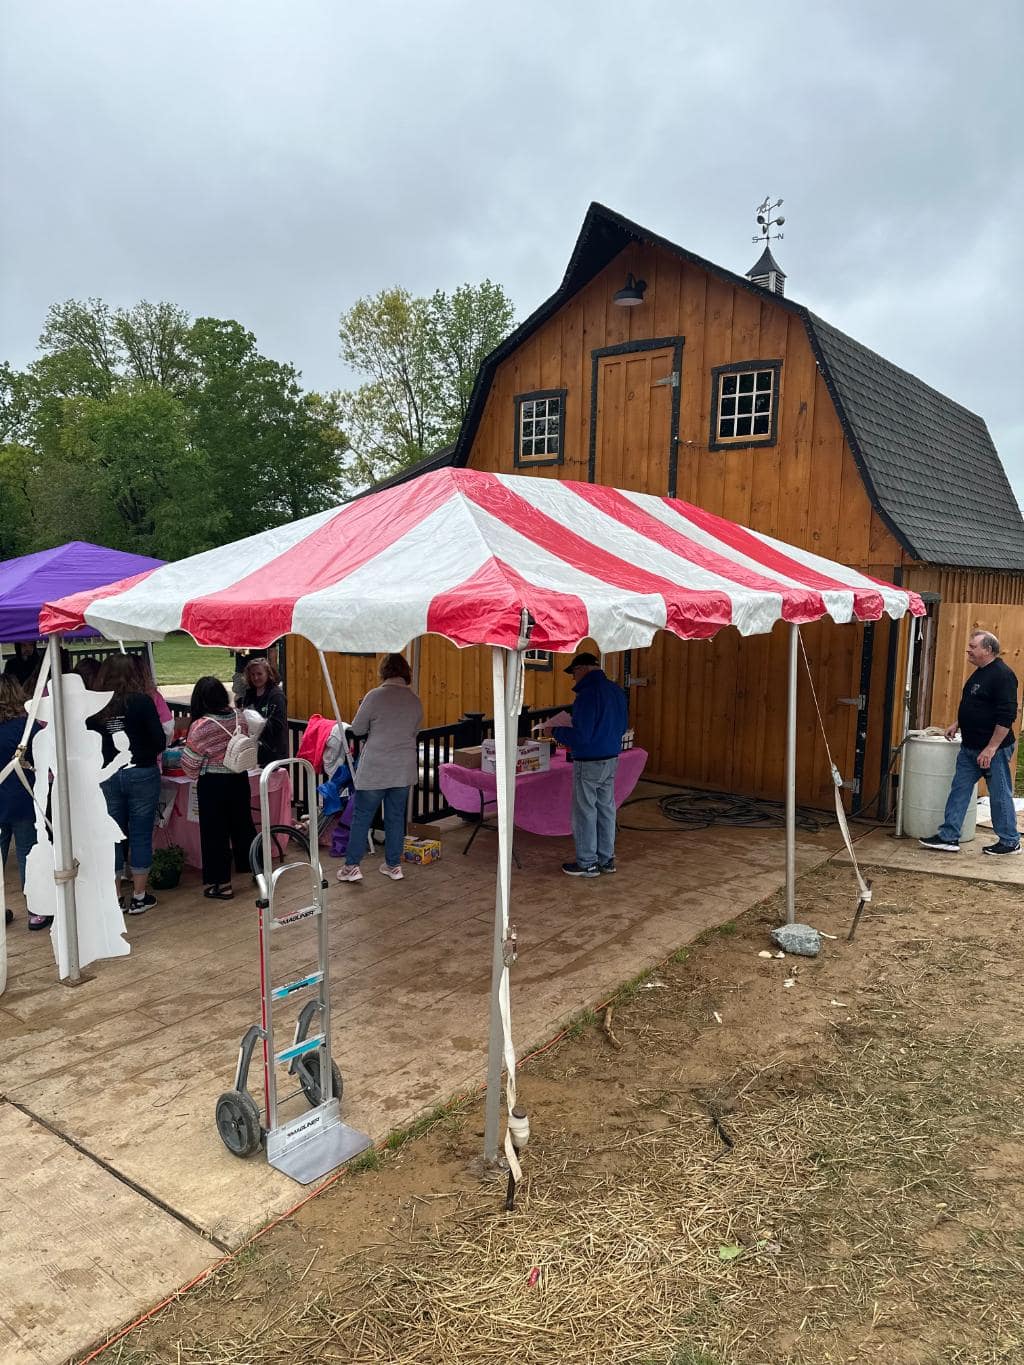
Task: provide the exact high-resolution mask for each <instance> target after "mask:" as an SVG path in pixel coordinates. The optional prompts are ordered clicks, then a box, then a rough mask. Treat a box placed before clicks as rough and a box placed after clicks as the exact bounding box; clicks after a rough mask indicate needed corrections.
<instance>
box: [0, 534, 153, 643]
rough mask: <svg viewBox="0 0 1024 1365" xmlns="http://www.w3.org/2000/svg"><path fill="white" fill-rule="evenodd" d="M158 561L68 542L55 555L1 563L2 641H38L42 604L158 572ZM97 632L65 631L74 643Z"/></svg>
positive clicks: (47, 553) (44, 553)
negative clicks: (148, 572) (149, 571)
mask: <svg viewBox="0 0 1024 1365" xmlns="http://www.w3.org/2000/svg"><path fill="white" fill-rule="evenodd" d="M163 562H164V561H163V560H162V559H149V558H148V557H147V556H146V555H130V554H125V552H124V551H123V550H108V549H107V548H106V546H104V545H90V544H89V542H88V541H86V540H70V541H68V543H67V545H58V546H57V548H56V549H54V550H39V551H38V552H37V553H36V554H31V555H21V556H19V557H18V558H17V559H5V560H4V561H3V563H0V640H3V641H7V642H10V641H14V640H37V639H39V613H40V611H41V610H42V607H43V603H44V602H52V601H54V599H55V598H57V597H66V596H67V595H68V594H69V593H73V592H83V591H85V590H86V589H88V588H102V587H104V586H105V585H106V584H107V583H116V582H117V581H118V579H121V578H129V577H131V575H133V574H137V573H144V572H145V571H146V570H147V569H158V568H160V566H161V565H162V564H163ZM98 633H99V632H98V631H95V630H93V629H92V627H91V626H84V627H82V629H81V630H75V631H69V632H68V635H69V636H70V637H71V638H73V639H76V640H78V639H85V638H86V637H88V636H94V635H97V634H98Z"/></svg>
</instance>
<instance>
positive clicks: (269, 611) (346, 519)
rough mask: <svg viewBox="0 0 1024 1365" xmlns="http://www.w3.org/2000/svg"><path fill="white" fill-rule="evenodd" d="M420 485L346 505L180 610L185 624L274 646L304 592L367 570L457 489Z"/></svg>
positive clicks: (214, 639)
mask: <svg viewBox="0 0 1024 1365" xmlns="http://www.w3.org/2000/svg"><path fill="white" fill-rule="evenodd" d="M416 483H418V481H416ZM416 483H406V484H399V485H398V487H397V488H388V489H384V490H383V491H382V492H380V493H377V494H375V495H374V496H373V497H372V498H360V499H357V500H356V501H355V502H350V503H347V504H346V505H345V506H344V507H342V508H340V509H339V511H338V514H337V516H335V517H332V518H331V520H330V521H327V522H325V523H324V524H323V525H322V526H320V527H319V528H318V529H317V530H315V531H314V532H313V533H312V534H311V535H309V536H307V537H306V539H305V540H302V541H300V542H299V544H298V545H294V546H292V548H291V549H290V550H286V551H285V552H284V554H281V555H278V556H276V557H275V558H274V559H271V560H269V561H268V562H267V563H266V564H264V565H263V566H262V567H261V568H259V569H257V570H256V571H255V572H254V573H250V574H247V575H246V576H245V577H244V578H241V579H239V580H238V582H237V583H232V584H231V586H230V587H228V588H223V589H221V591H220V592H216V593H211V594H210V595H209V596H208V597H196V598H193V599H192V600H191V601H190V602H187V603H186V604H185V608H184V610H183V611H182V616H181V626H182V629H183V630H187V631H188V632H189V633H190V634H191V635H194V636H195V638H196V639H197V640H198V639H204V640H208V641H209V642H210V643H211V644H237V643H238V642H240V641H246V642H250V643H252V644H269V643H270V641H271V640H276V639H277V638H278V636H280V635H287V634H288V632H289V631H290V630H291V625H292V613H293V611H294V609H295V604H296V602H297V601H298V600H299V599H300V598H301V597H308V596H309V595H310V594H311V593H314V592H318V591H320V589H322V588H328V587H331V586H332V585H333V584H335V583H338V582H341V581H342V580H344V579H345V578H347V577H348V575H349V574H351V573H354V572H355V571H356V570H357V569H360V568H362V567H363V565H364V564H366V563H368V562H369V561H370V560H371V559H373V558H374V557H375V556H376V555H379V554H380V553H381V552H382V551H383V550H385V549H386V548H387V547H388V546H389V545H393V544H395V543H396V542H398V541H400V540H401V539H402V537H403V536H405V535H406V534H407V532H408V531H409V530H411V529H412V527H414V526H416V525H418V524H419V522H421V521H422V520H423V518H424V517H425V516H426V515H427V514H428V513H429V512H431V511H433V510H434V509H435V508H437V507H440V506H442V505H443V504H444V503H445V502H446V501H447V500H448V499H449V498H450V497H451V496H452V493H453V490H452V489H451V488H449V487H444V486H443V485H442V486H436V487H433V488H426V489H420V488H418V487H417V486H416Z"/></svg>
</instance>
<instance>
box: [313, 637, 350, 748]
mask: <svg viewBox="0 0 1024 1365" xmlns="http://www.w3.org/2000/svg"><path fill="white" fill-rule="evenodd" d="M316 655H317V658H318V659H319V660H320V670H321V672H322V673H323V675H324V686H325V687H326V688H327V695H328V696H329V697H330V699H331V705H332V706H333V707H334V719H335V720H336V721H337V722H338V724H339V725H340V724H341V712H340V711H339V710H338V698H337V697H336V696H335V694H334V683H333V682H332V681H331V670H330V669H329V668H328V667H327V660H326V659H325V658H324V652H323V650H322V649H318V650H317V652H316ZM342 738H343V739H344V736H342Z"/></svg>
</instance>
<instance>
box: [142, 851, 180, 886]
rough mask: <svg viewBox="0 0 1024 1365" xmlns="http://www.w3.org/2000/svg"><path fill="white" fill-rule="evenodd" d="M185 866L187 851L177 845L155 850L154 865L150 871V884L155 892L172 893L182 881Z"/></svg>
mask: <svg viewBox="0 0 1024 1365" xmlns="http://www.w3.org/2000/svg"><path fill="white" fill-rule="evenodd" d="M184 866H185V850H184V849H183V848H180V847H179V846H178V845H177V844H168V846H167V847H166V848H156V849H154V850H153V864H152V866H151V867H150V869H149V884H150V886H151V887H152V888H153V890H154V891H170V889H171V887H172V886H177V885H178V882H179V881H180V880H181V869H182V868H183V867H184Z"/></svg>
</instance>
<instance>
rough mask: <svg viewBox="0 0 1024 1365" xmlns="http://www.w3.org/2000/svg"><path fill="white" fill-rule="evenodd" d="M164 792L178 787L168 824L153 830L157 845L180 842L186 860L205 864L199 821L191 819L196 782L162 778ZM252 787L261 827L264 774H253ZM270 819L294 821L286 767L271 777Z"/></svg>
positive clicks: (255, 815)
mask: <svg viewBox="0 0 1024 1365" xmlns="http://www.w3.org/2000/svg"><path fill="white" fill-rule="evenodd" d="M160 784H161V789H162V794H163V793H165V792H166V791H167V789H168V788H173V790H174V805H173V806H172V807H171V813H170V816H169V817H168V820H167V823H166V824H165V825H163V826H160V825H158V826H157V827H156V829H155V830H154V832H153V847H154V848H167V846H168V845H169V844H177V845H178V847H179V848H181V849H183V850H184V852H185V862H186V863H187V864H188V865H189V867H202V865H203V855H202V850H201V848H200V844H199V821H198V820H190V819H189V818H188V805H189V794H190V789H191V787H192V783H191V782H190V781H189V779H188V778H187V777H161V779H160ZM249 790H250V793H251V799H252V819H253V824H254V825H255V826H256V828H257V830H258V829H259V827H260V775H259V773H250V774H249ZM270 819H271V822H272V823H273V824H275V825H290V824H291V823H292V783H291V778H290V777H289V776H288V774H287V773H286V772H285V771H284V770H280V771H278V772H276V773H274V775H273V776H272V777H271V779H270Z"/></svg>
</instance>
